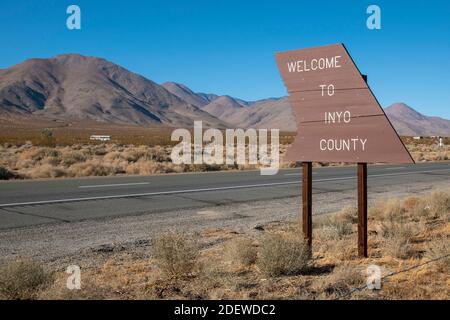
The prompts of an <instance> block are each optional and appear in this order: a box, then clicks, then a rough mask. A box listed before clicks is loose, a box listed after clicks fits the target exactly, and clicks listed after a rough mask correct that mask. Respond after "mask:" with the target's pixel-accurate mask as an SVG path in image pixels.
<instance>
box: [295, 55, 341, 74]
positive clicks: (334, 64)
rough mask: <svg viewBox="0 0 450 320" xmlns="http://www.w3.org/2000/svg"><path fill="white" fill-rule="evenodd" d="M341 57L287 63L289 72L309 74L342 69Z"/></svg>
mask: <svg viewBox="0 0 450 320" xmlns="http://www.w3.org/2000/svg"><path fill="white" fill-rule="evenodd" d="M340 58H341V56H334V57H326V58H314V59H311V60H297V61H290V62H287V67H288V71H289V72H307V71H316V70H324V69H333V68H340V67H341V64H340V61H339V59H340Z"/></svg>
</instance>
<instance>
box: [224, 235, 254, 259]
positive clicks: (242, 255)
mask: <svg viewBox="0 0 450 320" xmlns="http://www.w3.org/2000/svg"><path fill="white" fill-rule="evenodd" d="M226 251H227V252H226V253H227V256H228V258H229V259H230V260H231V262H232V263H233V264H234V265H238V266H250V265H252V264H254V263H255V261H256V258H257V250H256V248H255V246H253V241H252V240H251V239H248V238H243V237H241V238H237V239H233V240H231V241H230V242H229V243H228V245H227V248H226Z"/></svg>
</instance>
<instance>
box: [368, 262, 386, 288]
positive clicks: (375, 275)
mask: <svg viewBox="0 0 450 320" xmlns="http://www.w3.org/2000/svg"><path fill="white" fill-rule="evenodd" d="M366 275H367V278H366V285H367V289H370V290H380V289H381V275H382V274H381V267H380V266H377V265H376V264H371V265H370V266H368V267H367V270H366Z"/></svg>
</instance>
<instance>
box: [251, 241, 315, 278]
mask: <svg viewBox="0 0 450 320" xmlns="http://www.w3.org/2000/svg"><path fill="white" fill-rule="evenodd" d="M311 261H312V260H311V253H310V250H309V247H308V245H307V244H306V243H305V241H304V240H303V239H302V238H300V237H293V238H290V237H283V236H281V235H278V234H270V235H266V236H265V237H263V238H262V240H261V242H260V246H259V255H258V260H257V265H258V268H259V270H260V271H261V272H262V273H263V274H265V275H267V276H270V277H277V276H281V275H294V274H300V273H302V272H304V271H305V270H306V269H307V268H308V267H309V266H310V264H311Z"/></svg>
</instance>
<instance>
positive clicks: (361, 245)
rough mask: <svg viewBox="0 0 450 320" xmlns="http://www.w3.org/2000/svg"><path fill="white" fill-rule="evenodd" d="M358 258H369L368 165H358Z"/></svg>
mask: <svg viewBox="0 0 450 320" xmlns="http://www.w3.org/2000/svg"><path fill="white" fill-rule="evenodd" d="M358 256H359V257H362V258H367V163H358Z"/></svg>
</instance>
